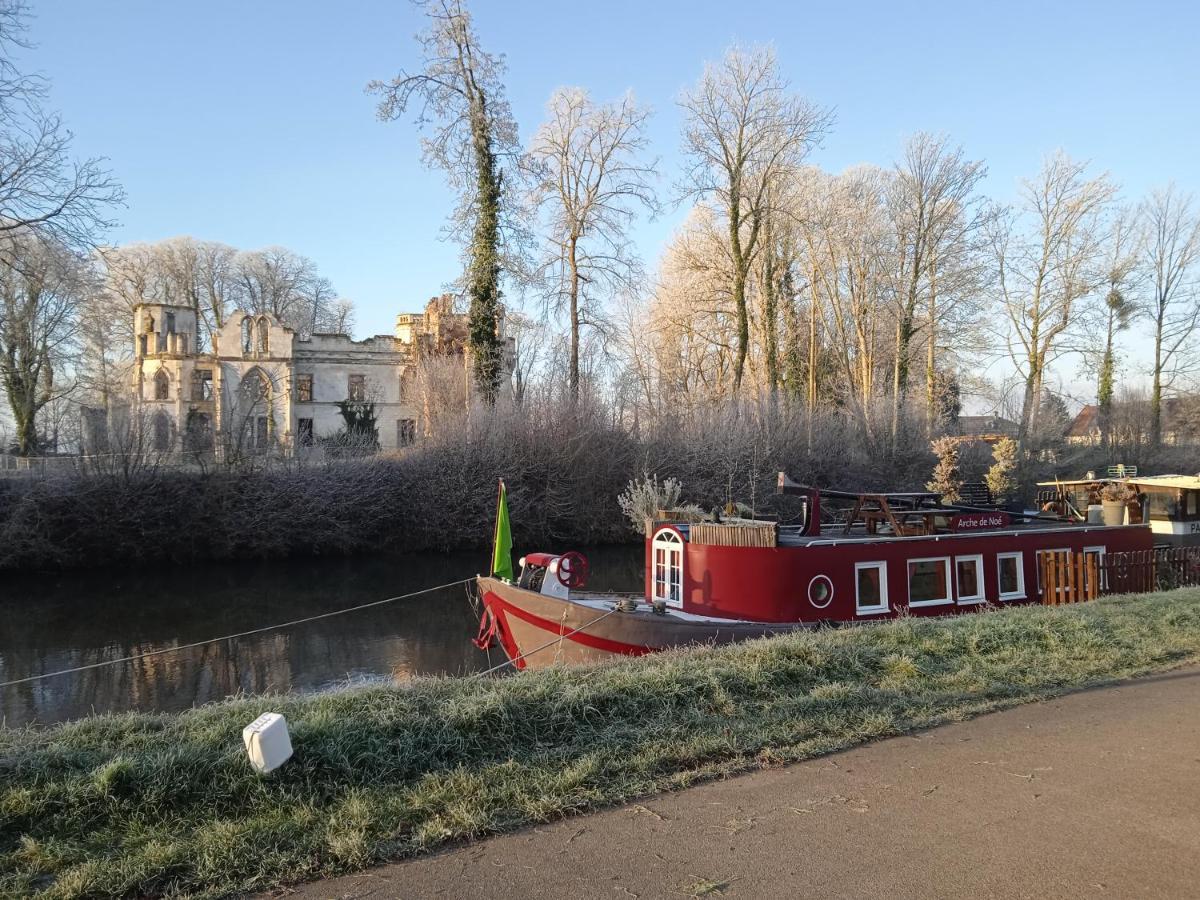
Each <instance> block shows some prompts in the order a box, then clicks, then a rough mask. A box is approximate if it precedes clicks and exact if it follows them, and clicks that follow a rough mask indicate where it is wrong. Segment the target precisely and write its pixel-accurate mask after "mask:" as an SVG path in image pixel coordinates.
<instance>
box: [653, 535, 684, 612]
mask: <svg viewBox="0 0 1200 900" xmlns="http://www.w3.org/2000/svg"><path fill="white" fill-rule="evenodd" d="M650 549H651V550H652V551H653V554H654V584H653V591H654V593H653V596H652V599H654V600H661V601H663V602H664V603H666V604H667V606H674V607H682V606H683V540H682V539H681V538H680V537H679V534H678V533H677V532H676V531H675V530H674V529H671V528H663V529H661V530H660V531H659V532H658V533H657V534H655V535H654V542H653V544H651V547H650Z"/></svg>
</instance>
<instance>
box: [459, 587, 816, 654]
mask: <svg viewBox="0 0 1200 900" xmlns="http://www.w3.org/2000/svg"><path fill="white" fill-rule="evenodd" d="M478 581H479V593H480V596H481V597H482V599H483V604H484V607H485V609H486V612H485V616H488V617H490V621H491V629H490V632H491V633H494V635H495V638H496V640H497V641H498V642H499V644H500V646H501V647H502V648H503V649H504V652H505V653H506V654H507V655H508V658H509V659H510V660H512V661H513V665H514V666H515V667H516V668H518V669H539V668H545V667H547V666H552V665H561V664H566V665H580V664H586V663H594V662H600V661H602V660H606V659H613V658H617V657H622V656H641V655H643V654H646V653H654V652H656V651H660V650H667V649H670V648H672V647H685V646H691V645H697V644H728V643H732V642H734V641H744V640H749V639H751V638H757V637H766V636H769V635H774V634H782V633H786V632H791V631H796V630H799V629H802V628H806V627H812V626H811V625H806V624H804V623H779V622H747V621H737V620H732V619H725V620H712V619H696V618H683V617H680V616H677V615H674V614H672V613H667V614H666V615H658V614H657V613H655V612H654V611H653V610H652V609H651V608H650V606H649V605H648V604H646V603H645V602H644V601H643V602H641V603H639V604H638V606H637V608H636V610H635V611H633V612H621V611H614V610H613V608H612V607H613V605H614V603H615V601H616V600H617V599H619V598H618V597H617V596H616V595H614V596H613V601H614V603H607V604H603V605H601V606H597V605H592V604H586V603H576V602H573V601H571V600H564V599H561V598H559V597H548V596H546V595H544V594H540V593H537V592H535V591H530V590H526V589H524V588H520V587H517V586H516V585H512V584H507V583H505V582H503V581H500V580H498V579H495V578H483V577H481V578H479V580H478Z"/></svg>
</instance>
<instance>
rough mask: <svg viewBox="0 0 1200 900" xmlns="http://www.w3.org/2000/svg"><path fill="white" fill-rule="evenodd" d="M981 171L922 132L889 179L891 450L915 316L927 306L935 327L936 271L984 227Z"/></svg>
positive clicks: (965, 248)
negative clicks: (891, 231)
mask: <svg viewBox="0 0 1200 900" xmlns="http://www.w3.org/2000/svg"><path fill="white" fill-rule="evenodd" d="M986 174H987V169H986V168H985V167H984V164H983V163H982V162H980V161H977V160H968V159H966V158H965V156H964V155H963V151H962V148H961V147H954V146H951V144H950V142H949V141H948V139H947V138H945V137H944V136H934V135H931V134H927V133H924V132H919V133H917V134H915V135H913V136H912V137H911V138H909V140H908V142H907V144H906V145H905V148H904V158H903V159H902V160H901V161H900V162H898V163H897V164H896V166H895V169H894V171H893V174H892V177H891V179H890V180H889V185H888V188H889V189H888V210H889V213H890V216H889V218H890V221H891V223H892V227H893V229H894V230H895V247H896V251H897V253H896V261H897V263H898V265H897V267H896V271H895V285H894V288H893V296H894V297H895V302H896V341H895V352H894V358H893V361H892V427H891V444H892V450H893V452H894V451H895V449H896V445H897V441H898V438H899V432H900V418H901V414H902V410H903V406H904V402H905V400H906V398H907V395H908V377H909V370H910V367H911V362H912V344H913V340H914V338H915V337H916V336H917V333H918V331H919V328H920V323H919V322H918V311H919V310H920V309H921V308H922V307H925V306H928V309H929V313H930V315H929V317H928V319H927V320H926V323H925V324H926V327H928V328H929V329H930V330H933V329H934V328H935V327H936V319H937V312H936V309H937V307H936V303H937V283H938V271H939V267H940V268H952V267H954V266H955V263H956V261H957V259H956V258H957V257H959V256H960V255H962V254H964V253H968V252H970V251H971V249H972V247H971V236H972V234H973V233H974V232H976V231H977V230H978V228H979V226H980V225H982V224H983V222H984V217H983V213H982V205H981V203H980V202H979V199H978V197H977V196H976V193H975V192H976V188H977V187H978V185H979V182H980V181H981V180H982V179H983V177H984V175H986ZM930 387H931V385H930ZM930 420H932V412H931V413H930Z"/></svg>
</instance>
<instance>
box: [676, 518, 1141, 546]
mask: <svg viewBox="0 0 1200 900" xmlns="http://www.w3.org/2000/svg"><path fill="white" fill-rule="evenodd" d="M675 527H677V528H678V529H679V530H680V531H681V532H682V533H683V535H684V537H689V526H687V525H676V526H675ZM1139 527H1143V526H1141V525H1099V524H1088V523H1086V522H1063V521H1060V520H1055V519H1037V520H1031V521H1024V522H1012V523H1011V524H1008V525H1005V526H1003V527H1001V528H991V529H985V528H981V529H974V530H970V531H939V532H937V533H935V534H918V535H896V534H891V533H882V534H868V533H867V531H866V528H865V527H864V526H862V525H861V524H860V525H856V526H855V527H854V528H852V529H851V530H850V533H849V534H847V533H846V532H845V526H843V525H838V524H830V525H825V526H823V528H822V531H821V534H819V535H803V534H801V533H800V532H801V530H802V526H799V525H780V526H779V535H778V544H777V546H779V547H812V546H821V547H831V546H834V545H837V544H868V543H879V542H887V543H892V542H894V541H928V540H943V539H952V538H972V537H974V538H978V537H984V536H986V535H989V534H995V535H1010V534H1037V533H1045V532H1051V531H1053V532H1055V533H1059V534H1061V533H1064V532H1081V533H1086V532H1095V531H1106V532H1111V531H1113V530H1114V529H1117V528H1139Z"/></svg>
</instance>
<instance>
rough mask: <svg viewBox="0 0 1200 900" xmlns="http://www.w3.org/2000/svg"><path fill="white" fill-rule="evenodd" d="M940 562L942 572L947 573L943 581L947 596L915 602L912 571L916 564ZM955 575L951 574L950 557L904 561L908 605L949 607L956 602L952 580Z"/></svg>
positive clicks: (930, 557) (931, 557)
mask: <svg viewBox="0 0 1200 900" xmlns="http://www.w3.org/2000/svg"><path fill="white" fill-rule="evenodd" d="M927 562H940V563H941V564H942V571H943V572H944V573H945V578H944V579H943V581H944V583H945V585H946V596H945V597H936V598H934V599H933V600H913V598H912V569H911V568H910V567H911V566H912V565H913V564H914V563H927ZM953 577H954V576H953V574H952V573H951V572H950V557H948V556H922V557H921V558H920V559H906V560H905V561H904V578H905V584H906V585H907V586H908V605H909V606H910V607H912V606H916V607H921V606H948V605H949V604H951V603H953V602H954V582H953V581H952V580H951V579H952V578H953Z"/></svg>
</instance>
